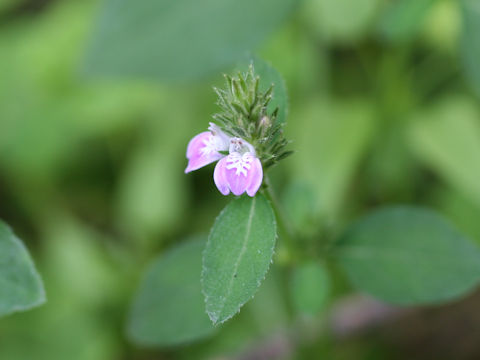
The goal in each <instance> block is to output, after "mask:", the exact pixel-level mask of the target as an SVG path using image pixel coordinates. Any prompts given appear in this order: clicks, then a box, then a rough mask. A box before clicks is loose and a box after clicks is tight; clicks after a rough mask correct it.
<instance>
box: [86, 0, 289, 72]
mask: <svg viewBox="0 0 480 360" xmlns="http://www.w3.org/2000/svg"><path fill="white" fill-rule="evenodd" d="M295 3H296V0H244V1H237V0H210V1H196V0H144V1H128V0H107V1H106V4H105V6H104V8H103V11H102V14H101V15H100V18H99V20H98V24H97V27H96V29H95V31H94V32H93V36H92V44H91V47H90V51H89V55H88V58H87V72H89V73H94V74H104V75H130V76H132V75H133V76H143V77H148V78H152V77H153V78H157V79H161V80H188V79H196V78H199V77H201V76H204V75H206V74H208V73H212V72H214V71H217V70H219V69H221V68H222V67H226V66H228V65H230V64H233V63H235V62H237V61H238V60H239V58H240V57H241V56H243V55H244V52H245V51H248V50H250V49H253V48H255V47H256V46H257V45H258V44H259V43H260V42H261V41H262V40H264V39H265V37H266V36H267V35H269V34H270V33H271V32H272V31H273V30H274V29H275V28H276V27H277V26H278V25H279V24H280V23H281V22H282V21H283V20H284V19H285V18H286V17H287V15H288V14H289V13H290V12H291V11H292V8H293V5H294V4H295Z"/></svg>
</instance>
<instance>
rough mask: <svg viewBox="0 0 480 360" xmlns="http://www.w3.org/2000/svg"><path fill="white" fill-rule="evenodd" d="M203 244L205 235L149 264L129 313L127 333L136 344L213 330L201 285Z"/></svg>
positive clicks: (163, 342) (194, 337)
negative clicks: (206, 311) (206, 310)
mask: <svg viewBox="0 0 480 360" xmlns="http://www.w3.org/2000/svg"><path fill="white" fill-rule="evenodd" d="M204 245H205V239H204V238H201V239H196V240H191V241H189V242H187V243H184V244H181V245H179V246H177V247H175V248H173V249H172V250H170V251H168V252H167V253H166V254H163V255H161V256H159V257H158V258H157V259H155V260H154V261H153V262H152V264H151V265H150V266H149V267H148V269H147V271H146V273H145V276H144V278H143V280H142V283H141V285H140V288H139V290H138V292H137V294H136V296H135V300H134V302H133V306H132V310H131V313H130V316H129V324H128V333H129V336H130V338H131V339H132V340H133V341H134V342H135V343H137V344H139V345H143V346H168V345H176V344H181V343H185V342H191V341H193V340H198V339H201V338H204V337H207V336H208V335H211V334H212V333H213V331H214V330H215V328H214V327H213V325H212V323H211V322H210V321H209V319H208V316H207V314H206V313H205V307H204V301H203V296H202V289H201V284H200V273H201V268H202V249H203V247H204Z"/></svg>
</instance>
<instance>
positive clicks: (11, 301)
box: [0, 221, 45, 315]
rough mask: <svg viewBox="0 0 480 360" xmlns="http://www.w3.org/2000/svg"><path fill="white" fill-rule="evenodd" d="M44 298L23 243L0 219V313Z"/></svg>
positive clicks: (25, 306)
mask: <svg viewBox="0 0 480 360" xmlns="http://www.w3.org/2000/svg"><path fill="white" fill-rule="evenodd" d="M44 302H45V291H44V289H43V284H42V280H41V278H40V275H39V274H38V273H37V270H36V269H35V265H34V264H33V261H32V259H31V258H30V255H29V254H28V251H27V249H26V248H25V246H24V245H23V243H22V242H21V241H20V240H19V239H18V238H17V237H16V236H15V235H14V234H13V232H12V231H11V230H10V228H9V227H8V226H7V225H6V224H5V223H4V222H2V221H0V315H6V314H10V313H13V312H17V311H24V310H28V309H31V308H33V307H35V306H39V305H41V304H43V303H44Z"/></svg>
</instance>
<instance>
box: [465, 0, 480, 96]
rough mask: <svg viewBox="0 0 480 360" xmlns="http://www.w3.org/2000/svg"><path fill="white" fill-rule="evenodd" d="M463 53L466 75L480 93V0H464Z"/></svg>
mask: <svg viewBox="0 0 480 360" xmlns="http://www.w3.org/2000/svg"><path fill="white" fill-rule="evenodd" d="M461 3H462V12H463V32H462V38H461V49H462V51H461V54H462V60H463V66H464V70H465V75H466V77H467V79H468V80H469V81H470V83H471V84H472V85H473V87H474V88H475V90H476V91H477V93H478V94H479V95H480V65H479V61H478V59H480V2H478V1H477V0H462V1H461Z"/></svg>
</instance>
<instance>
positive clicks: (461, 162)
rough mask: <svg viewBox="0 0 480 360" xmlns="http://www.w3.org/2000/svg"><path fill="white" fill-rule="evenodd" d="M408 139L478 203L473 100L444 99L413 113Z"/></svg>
mask: <svg viewBox="0 0 480 360" xmlns="http://www.w3.org/2000/svg"><path fill="white" fill-rule="evenodd" d="M410 138H411V145H412V147H413V150H414V152H415V153H416V154H417V156H418V157H419V158H420V159H421V160H422V161H424V162H425V163H426V164H427V165H428V166H429V167H430V168H431V169H432V170H434V171H435V172H437V173H438V174H439V175H440V176H441V177H443V178H444V179H445V180H446V181H447V182H449V183H450V184H451V185H453V186H454V187H455V188H457V189H458V190H459V191H461V192H462V193H463V194H464V195H465V196H467V197H469V198H471V199H472V200H473V201H475V202H476V203H477V204H480V182H479V179H480V161H479V159H480V112H479V111H478V109H477V105H476V104H475V102H474V101H472V99H469V98H462V97H456V98H449V99H444V100H443V101H441V102H439V103H438V105H436V106H435V107H433V108H430V109H427V110H426V111H423V112H420V113H418V114H416V116H415V118H414V121H413V123H412V126H411V131H410Z"/></svg>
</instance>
